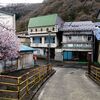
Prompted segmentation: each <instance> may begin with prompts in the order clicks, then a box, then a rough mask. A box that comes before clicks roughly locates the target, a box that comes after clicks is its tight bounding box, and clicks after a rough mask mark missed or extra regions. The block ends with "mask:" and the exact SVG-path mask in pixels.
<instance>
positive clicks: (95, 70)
mask: <svg viewBox="0 0 100 100" xmlns="http://www.w3.org/2000/svg"><path fill="white" fill-rule="evenodd" d="M89 76H90V77H91V78H92V79H93V80H94V81H96V82H98V83H99V84H100V68H99V67H98V66H96V65H94V64H91V65H90V72H89Z"/></svg>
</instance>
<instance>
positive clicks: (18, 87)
mask: <svg viewBox="0 0 100 100" xmlns="http://www.w3.org/2000/svg"><path fill="white" fill-rule="evenodd" d="M20 79H21V77H18V86H17V90H18V100H19V99H20Z"/></svg>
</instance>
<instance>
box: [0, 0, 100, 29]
mask: <svg viewBox="0 0 100 100" xmlns="http://www.w3.org/2000/svg"><path fill="white" fill-rule="evenodd" d="M1 9H2V10H4V11H7V12H11V13H15V14H16V20H17V31H24V30H27V24H28V21H29V18H30V17H34V16H39V15H46V14H52V13H58V14H59V16H61V17H62V19H63V20H64V21H79V20H92V21H95V19H96V16H97V13H98V11H99V9H100V0H44V2H43V3H42V4H16V5H14V4H13V5H9V6H7V7H4V8H1Z"/></svg>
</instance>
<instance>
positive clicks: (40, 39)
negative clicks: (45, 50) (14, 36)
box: [33, 37, 42, 43]
mask: <svg viewBox="0 0 100 100" xmlns="http://www.w3.org/2000/svg"><path fill="white" fill-rule="evenodd" d="M33 43H42V37H34V38H33Z"/></svg>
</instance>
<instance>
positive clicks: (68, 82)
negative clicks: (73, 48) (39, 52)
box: [33, 68, 100, 100]
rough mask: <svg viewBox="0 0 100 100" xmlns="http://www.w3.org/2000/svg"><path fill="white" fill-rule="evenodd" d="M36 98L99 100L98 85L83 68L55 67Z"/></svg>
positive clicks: (99, 88) (99, 90) (99, 91)
mask: <svg viewBox="0 0 100 100" xmlns="http://www.w3.org/2000/svg"><path fill="white" fill-rule="evenodd" d="M33 100H34V99H33ZM37 100H100V87H99V86H98V85H97V84H95V83H94V82H93V81H92V80H91V79H89V78H88V77H87V76H86V75H85V70H83V69H76V68H56V73H55V74H54V75H53V76H52V77H51V78H50V79H49V81H48V82H47V83H46V84H45V86H44V88H43V89H42V90H41V92H40V94H39V96H38V97H37Z"/></svg>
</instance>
